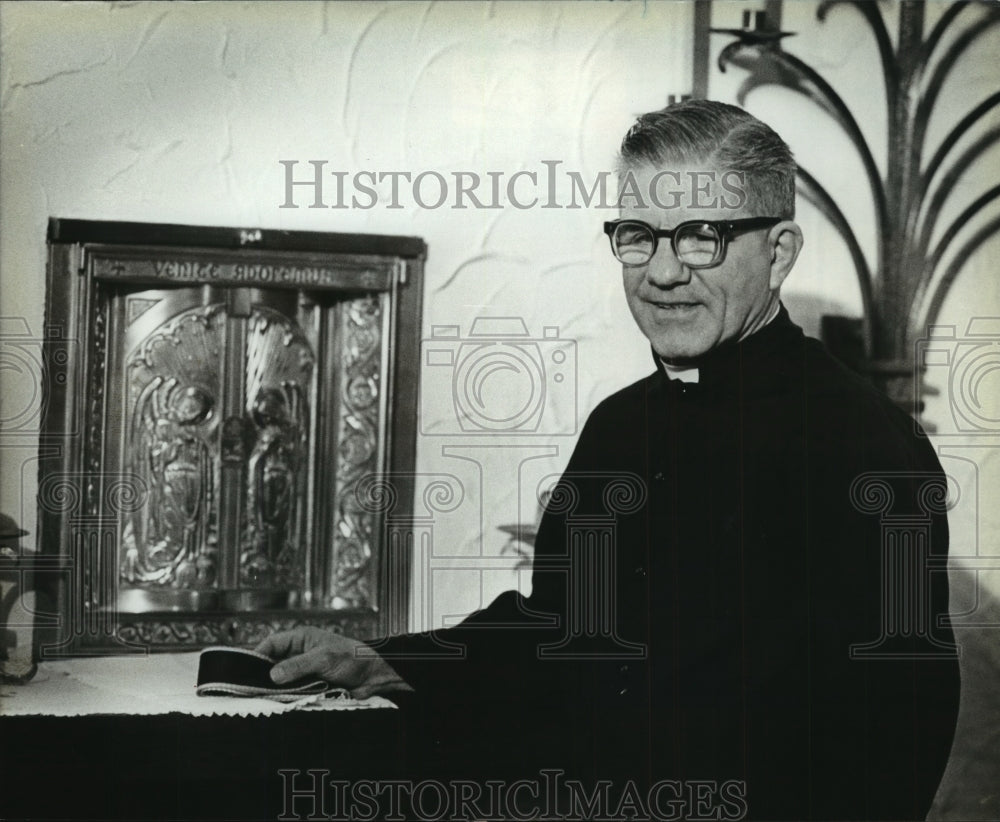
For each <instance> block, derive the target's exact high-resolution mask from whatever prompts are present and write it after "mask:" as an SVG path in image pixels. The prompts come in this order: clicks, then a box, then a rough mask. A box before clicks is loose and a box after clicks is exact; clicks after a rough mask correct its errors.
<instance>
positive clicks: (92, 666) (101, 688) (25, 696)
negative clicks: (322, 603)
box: [0, 652, 396, 716]
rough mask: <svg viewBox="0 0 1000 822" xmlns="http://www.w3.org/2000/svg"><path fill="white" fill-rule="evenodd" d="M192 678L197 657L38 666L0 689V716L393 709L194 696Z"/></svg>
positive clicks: (327, 701) (338, 701) (377, 700)
mask: <svg viewBox="0 0 1000 822" xmlns="http://www.w3.org/2000/svg"><path fill="white" fill-rule="evenodd" d="M197 676H198V653H197V652H195V653H182V654H149V655H148V656H129V657H120V656H119V657H81V658H77V659H63V660H58V661H52V662H43V663H41V664H40V665H39V666H38V673H37V674H35V676H34V678H33V679H32V680H31V681H30V682H28V683H26V684H25V685H0V716H87V715H93V714H126V715H127V714H132V715H145V716H149V715H154V714H170V713H181V714H187V715H188V716H271V715H274V714H281V713H287V712H289V711H299V710H335V711H353V710H359V709H373V708H395V707H396V706H395V705H394V704H393V703H392V702H390V701H389V700H388V699H385V698H383V697H380V696H373V697H369V698H368V699H360V700H359V699H350V698H343V697H341V698H334V697H328V698H324V696H323V695H315V696H309V697H305V698H303V699H301V700H299V701H298V702H292V703H281V702H275V701H272V700H269V699H249V698H243V697H229V696H197V695H196V694H195V692H194V688H195V682H196V680H197Z"/></svg>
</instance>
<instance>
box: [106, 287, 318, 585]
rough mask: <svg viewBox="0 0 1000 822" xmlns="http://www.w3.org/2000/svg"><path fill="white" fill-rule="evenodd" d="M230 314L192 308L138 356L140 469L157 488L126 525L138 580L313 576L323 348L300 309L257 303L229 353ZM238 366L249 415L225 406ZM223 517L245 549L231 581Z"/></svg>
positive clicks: (131, 441)
mask: <svg viewBox="0 0 1000 822" xmlns="http://www.w3.org/2000/svg"><path fill="white" fill-rule="evenodd" d="M225 323H226V313H225V311H224V310H222V307H221V306H211V307H208V308H204V307H200V308H197V309H194V310H190V311H187V312H182V313H180V314H178V315H177V316H176V317H174V319H172V320H171V321H169V322H168V323H166V324H165V325H163V326H161V327H160V328H159V329H157V330H156V331H155V332H154V333H153V334H151V335H150V336H149V337H148V338H147V339H146V341H145V342H144V343H143V345H142V346H140V348H139V349H138V352H137V354H136V355H135V356H134V357H133V358H132V360H131V361H130V363H129V371H130V375H131V379H130V384H129V388H130V403H129V408H128V412H127V413H128V416H129V417H130V424H129V426H128V431H129V433H128V443H127V453H128V455H129V457H128V459H129V462H130V465H129V467H130V470H131V471H133V472H134V473H135V474H137V475H138V476H140V477H142V479H143V481H144V482H145V483H146V484H147V487H149V488H150V494H149V498H148V501H147V504H146V505H145V506H143V508H142V509H141V510H139V511H137V512H135V513H134V514H133V515H132V516H131V517H130V518H129V519H128V520H127V521H126V522H125V524H124V528H123V533H122V543H123V550H122V561H121V568H120V576H121V579H122V580H123V581H124V582H127V583H130V584H131V585H133V586H137V587H143V588H175V589H186V590H198V589H214V588H233V587H238V588H253V589H282V590H293V589H296V588H298V587H299V586H300V585H301V583H302V577H303V569H302V564H303V562H302V560H303V556H304V541H305V536H306V535H305V527H304V514H305V499H306V497H307V492H308V488H307V475H308V470H309V458H308V455H309V453H310V448H311V443H310V413H309V401H308V397H309V389H310V381H311V379H312V375H313V365H314V356H313V353H312V350H311V347H310V345H309V343H308V341H307V340H306V338H305V337H304V335H303V333H302V332H301V330H300V329H299V328H298V327H297V326H296V325H295V324H294V323H293V322H292V321H291V320H289V318H287V317H285V316H284V315H282V314H280V313H279V312H277V311H273V310H270V309H267V308H264V307H261V306H255V308H254V310H253V311H252V313H251V315H250V317H248V318H247V333H246V337H245V350H244V351H242V352H240V356H238V357H236V358H234V357H232V356H230V357H228V358H227V357H226V356H222V355H220V351H221V337H222V335H223V332H224V329H225ZM234 361H235V362H236V363H239V364H240V365H239V366H238V367H237V366H234ZM227 368H228V369H230V370H233V369H234V368H235V370H237V371H239V372H241V375H242V378H243V385H244V393H245V396H246V402H245V406H244V408H243V411H244V413H243V414H242V415H240V414H233V413H231V412H229V413H225V414H224V412H223V406H224V405H225V402H224V398H223V396H222V386H225V385H229V386H232V384H233V382H234V379H233V375H232V374H230V373H227ZM230 390H231V389H230ZM234 410H235V409H234ZM223 416H225V419H223ZM234 471H235V473H234ZM237 486H238V487H237ZM227 488H228V489H229V490H228V491H227V490H226V489H227ZM220 523H221V524H222V525H221V527H230V526H228V525H227V523H231V527H232V534H233V538H232V539H230V540H229V543H230V545H232V549H231V550H232V553H233V554H234V555H236V554H238V556H237V557H236V558H235V559H234V561H233V563H231V564H233V565H234V566H235V567H236V568H237V569H238V570H237V572H236V575H235V576H234V577H231V578H230V579H228V580H227V579H222V578H220V566H221V564H223V558H222V557H220V551H226V550H227V548H226V546H225V545H220V539H219V534H218V531H219V528H220ZM223 542H226V541H225V540H223Z"/></svg>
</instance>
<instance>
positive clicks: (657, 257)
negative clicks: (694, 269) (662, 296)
mask: <svg viewBox="0 0 1000 822" xmlns="http://www.w3.org/2000/svg"><path fill="white" fill-rule="evenodd" d="M646 279H647V280H648V281H649V282H650V283H651V284H653V285H655V286H658V287H660V288H670V287H671V286H675V285H683V284H684V283H687V282H689V281H690V280H691V269H689V268H688V267H687V266H685V265H684V264H683V263H682V262H681V261H680V260H678V259H677V255H676V254H674V250H673V248H672V247H671V246H670V244H669V243H660V244H659V246H657V249H656V253H655V254H654V255H653V256H652V258H651V259H650V261H649V263H647V265H646Z"/></svg>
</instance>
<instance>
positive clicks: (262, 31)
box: [0, 3, 692, 619]
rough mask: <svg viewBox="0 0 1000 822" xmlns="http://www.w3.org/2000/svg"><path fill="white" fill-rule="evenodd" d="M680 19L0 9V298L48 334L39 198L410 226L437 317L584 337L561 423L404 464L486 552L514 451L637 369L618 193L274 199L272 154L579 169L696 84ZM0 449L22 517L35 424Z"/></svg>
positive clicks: (305, 8) (444, 10) (682, 13)
mask: <svg viewBox="0 0 1000 822" xmlns="http://www.w3.org/2000/svg"><path fill="white" fill-rule="evenodd" d="M691 20H692V10H691V7H690V6H689V5H688V4H684V3H651V4H643V3H626V4H607V3H497V4H478V3H477V4H471V3H470V4H465V3H443V4H436V3H332V4H328V5H327V4H320V3H280V4H270V3H209V4H173V3H171V4H160V3H129V4H124V3H123V4H104V3H92V4H91V3H72V4H70V3H67V4H55V3H45V4H35V3H4V4H3V5H2V6H0V49H2V51H0V93H2V98H0V105H2V118H3V119H2V121H0V128H2V140H3V151H2V157H0V174H2V185H0V224H2V237H0V239H2V242H0V271H2V291H0V316H3V317H8V318H13V319H12V320H11V323H13V325H11V324H8V329H10V330H11V331H17V330H18V329H19V328H24V329H26V330H27V331H29V332H30V333H33V334H36V335H37V334H40V332H41V329H42V312H43V304H44V294H43V291H44V272H45V242H44V240H45V226H46V220H47V218H48V217H49V216H59V217H77V218H87V219H104V220H116V219H117V220H136V221H147V222H177V223H189V224H205V225H223V226H262V227H268V228H288V229H303V230H319V231H340V232H355V231H357V232H375V233H386V234H405V235H418V236H421V237H423V238H424V239H425V240H426V241H427V243H428V246H429V249H430V252H429V259H428V261H427V268H426V286H425V315H424V320H423V323H424V329H425V331H426V333H427V334H429V333H430V331H431V327H432V326H433V325H441V324H447V325H458V326H460V327H461V329H462V331H463V332H467V331H468V330H469V327H470V325H471V323H472V320H473V319H474V318H475V317H477V316H480V315H500V316H513V317H522V318H523V319H524V322H525V323H526V325H527V327H528V329H529V331H530V332H531V333H532V334H533V335H534V336H541V334H542V332H543V328H544V327H546V326H552V327H557V328H558V329H559V333H560V335H561V336H562V337H563V338H568V339H571V340H573V341H575V343H576V347H577V364H578V371H577V374H578V380H577V381H576V383H575V384H574V385H568V386H567V387H568V388H569V391H568V392H567V391H566V390H563V391H561V392H559V396H558V397H552V396H550V397H549V399H550V400H552V401H553V404H552V406H551V411H552V417H551V419H550V420H549V422H548V423H547V430H548V432H549V433H550V434H552V436H549V437H543V438H538V437H534V438H524V437H512V438H503V439H502V441H495V444H496V445H497V446H499V445H501V444H502V445H504V446H513V448H500V447H494V448H492V449H483V448H476V449H473V450H471V451H470V452H469V453H463V455H461V456H459V457H455V456H446V455H444V454H443V453H442V449H443V447H445V446H459V447H460V446H462V445H463V444H468V443H469V442H470V440H468V439H467V438H463V437H461V436H459V437H437V436H428V437H423V438H421V440H420V443H419V453H418V470H420V471H423V472H427V473H442V472H443V473H447V474H453V475H455V476H456V477H458V478H459V480H460V481H461V482H462V483H463V484H464V485H465V486H466V487H465V497H464V501H463V502H462V503H461V505H460V506H459V507H458V508H456V509H455V510H454V511H453V512H452V513H450V514H448V515H443V514H442V515H439V517H438V521H437V532H436V543H435V552H436V554H437V555H438V557H437V559H435V563H436V564H437V563H439V561H440V560H441V559H442V558H446V557H447V556H449V555H462V556H473V557H477V556H479V555H481V554H483V555H487V556H489V557H493V558H494V559H495V558H496V557H498V556H499V555H500V553H501V549H502V548H503V546H504V544H505V542H506V537H505V536H504V535H503V534H502V533H501V532H499V531H498V530H497V526H498V525H501V524H504V523H509V522H513V521H515V520H517V519H518V518H519V517H524V518H526V519H528V520H531V519H533V518H534V517H535V514H536V512H535V510H534V502H533V501H530V500H529V501H528V502H526V503H525V508H526V513H523V514H519V511H518V504H517V500H518V494H517V492H516V486H515V485H514V483H513V482H512V480H513V479H514V478H515V476H516V466H517V464H518V462H519V460H521V459H523V458H526V457H529V456H535V455H537V454H538V453H544V454H546V455H547V456H546V457H545V458H544V459H543V460H537V461H534V462H532V464H531V467H532V468H533V469H536V468H537V469H544V470H542V473H548V472H551V471H558V470H559V469H561V468H562V466H563V465H564V464H565V461H566V460H567V459H568V456H569V450H570V448H571V446H572V444H573V442H574V436H573V435H574V432H575V431H576V430H577V427H578V422H579V418H582V417H583V416H584V415H585V414H586V412H587V411H588V410H589V409H590V408H591V407H593V405H594V404H595V403H596V402H597V400H599V399H600V398H601V397H602V396H604V395H605V394H607V393H609V392H610V391H612V390H614V389H616V388H618V387H620V386H622V385H624V384H626V383H628V382H630V381H631V380H633V379H635V378H638V377H639V376H641V375H643V374H644V373H646V372H647V371H648V369H649V359H648V356H649V355H648V349H647V348H646V346H645V344H644V341H643V339H642V337H641V336H640V335H639V333H638V332H637V331H636V330H635V329H634V326H633V325H632V322H631V319H630V317H629V315H628V311H627V309H626V307H625V303H624V299H623V298H622V297H621V296H620V293H619V291H620V285H619V277H620V275H619V271H618V268H617V264H616V263H615V262H614V260H613V259H612V258H611V255H610V253H609V252H608V250H607V242H606V238H605V237H604V236H603V235H602V234H601V226H600V223H601V221H603V220H605V219H608V218H609V215H608V212H606V211H600V210H596V209H577V210H566V209H542V208H532V209H526V210H519V209H517V208H513V207H511V206H509V205H508V206H507V207H504V208H501V209H497V210H476V209H468V210H457V209H453V208H448V207H443V208H439V209H433V210H432V209H422V208H419V207H417V206H416V205H415V204H414V201H413V199H412V197H410V196H405V197H401V198H400V201H401V203H402V204H403V205H404V207H403V208H401V209H390V208H386V207H384V206H383V205H380V206H378V207H376V208H374V209H370V210H363V209H354V208H350V209H344V210H336V209H326V210H323V209H309V208H306V207H302V208H299V209H281V208H279V206H280V205H281V204H282V202H284V177H283V167H282V166H281V165H279V160H289V159H291V160H299V161H300V165H299V166H298V167H297V168H296V174H297V176H298V177H302V176H304V175H305V174H306V173H308V170H309V166H308V165H306V163H307V161H308V160H312V159H323V160H327V161H328V165H327V166H326V169H327V170H335V169H337V170H343V171H347V172H349V173H350V174H352V175H353V173H354V172H356V171H362V170H374V171H409V172H411V173H412V174H414V175H416V174H418V173H420V172H422V171H436V172H438V173H441V174H445V175H449V174H450V173H452V172H454V171H472V172H477V173H479V174H481V175H485V174H486V173H487V172H491V171H493V172H501V173H503V174H504V175H505V179H506V178H507V177H509V176H510V175H511V174H513V173H515V172H517V171H519V170H529V171H532V170H533V171H537V172H544V171H545V168H546V167H545V166H544V165H543V161H546V160H553V161H555V160H558V161H561V163H562V166H561V167H560V170H572V171H577V172H579V173H581V174H582V175H583V176H584V178H585V179H588V180H589V179H590V178H592V177H593V176H594V175H596V174H597V173H598V172H599V171H601V170H607V169H610V168H611V167H612V161H613V157H614V153H615V151H616V149H617V145H618V142H619V140H620V138H621V135H622V133H623V132H624V130H625V129H626V128H627V127H628V125H629V124H630V123H631V121H632V119H633V117H634V116H635V115H636V114H638V113H640V112H643V111H647V110H650V109H652V108H656V107H659V106H662V105H663V104H664V103H665V101H666V96H667V94H668V93H669V92H680V91H685V90H686V89H687V88H688V86H689V85H690V65H691V55H690V32H691ZM540 188H541V189H542V190H541V193H543V194H544V187H542V186H540ZM298 191H301V190H298ZM298 191H297V193H296V201H297V202H301V203H302V204H303V206H305V205H306V204H307V203H309V202H311V201H310V200H309V199H307V197H306V194H299V193H298ZM327 191H329V188H328V189H327ZM404 191H405V187H404ZM424 191H425V201H426V200H433V198H434V193H435V192H434V188H433V186H432V185H431V184H430V183H428V188H426V189H425V190H424ZM519 191H524V192H525V193H524V194H521V195H520V196H521V199H522V200H524V199H529V195H528V194H527V190H526V189H519ZM564 194H566V192H565V188H564V187H562V188H561V189H560V197H563V195H564ZM485 196H486V195H485V192H484V193H483V194H482V195H481V199H482V198H483V197H485ZM327 199H328V200H331V199H332V195H330V196H328V197H327ZM8 333H10V332H8ZM0 380H3V384H2V386H3V392H2V394H0V403H2V405H0V410H2V417H3V419H5V420H13V419H18V420H21V419H23V418H24V416H25V415H29V414H30V409H31V408H35V407H37V403H38V401H39V395H38V393H37V389H38V386H37V385H36V384H35V382H33V379H32V375H26V374H17V373H15V372H12V371H5V372H4V373H2V374H0ZM425 395H426V396H425V403H424V408H423V411H424V412H425V413H424V416H423V420H422V425H423V427H424V428H425V429H426V430H429V431H437V432H439V433H440V432H442V431H447V430H448V427H447V426H448V420H449V418H453V416H454V411H453V409H452V407H451V398H450V396H448V395H447V394H446V393H444V392H441V391H438V390H437V389H436V387H434V386H431V388H430V389H429V390H428V391H426V392H425ZM569 399H573V400H575V402H570V401H568V400H569ZM489 441H490V440H487V442H489ZM482 442H483V440H482V439H480V440H479V443H480V444H482ZM527 442H531V443H533V445H532V446H531V447H527V448H520V449H519V446H521V445H523V444H525V443H527ZM538 445H544V446H545V448H544V450H543V451H538V450H537V446H538ZM3 446H4V447H3V450H2V452H0V458H2V460H3V472H2V476H3V480H2V482H3V485H2V489H0V510H2V511H5V512H8V513H10V514H12V515H13V516H14V517H15V518H16V519H17V520H18V521H19V522H22V523H24V525H25V526H26V527H27V528H28V529H29V530H32V531H33V530H34V528H35V525H34V523H35V501H34V500H35V490H36V481H35V480H36V478H35V472H36V467H35V464H34V462H33V459H34V454H35V449H36V447H37V443H36V441H35V439H34V438H33V437H32V436H30V435H28V434H26V435H24V436H16V437H15V436H5V438H4V440H3ZM533 449H534V450H533ZM470 460H471V461H470ZM538 473H539V471H538V470H536V471H535V472H534V474H532V478H533V479H537V477H536V476H535V474H538ZM507 557H508V558H507V559H506V560H505V561H504V562H502V563H501V565H506V569H503V568H501V570H492V571H489V572H484V571H482V570H481V567H479V566H477V565H476V563H473V566H474V567H473V568H471V569H470V570H466V571H462V572H445V571H440V570H434V571H433V574H432V576H431V577H430V579H431V580H432V582H433V589H431V588H429V587H425V588H424V589H423V590H422V591H420V592H419V596H418V597H417V600H418V601H421V600H427V601H428V608H429V613H431V614H433V615H434V617H435V619H437V618H440V617H441V616H442V615H445V614H456V613H462V612H466V611H468V610H470V609H472V608H474V607H476V606H477V605H479V604H480V603H481V602H486V601H489V600H490V599H492V597H493V595H495V594H496V593H497V592H499V591H500V590H503V589H506V588H509V587H511V586H512V585H516V584H517V583H518V578H517V574H516V573H515V572H514V571H513V570H512V567H513V564H514V559H515V558H514V557H513V556H511V555H507ZM445 564H448V563H447V562H445ZM466 564H467V565H468V564H469V563H466ZM494 566H495V562H494ZM480 583H481V585H482V588H483V590H482V592H481V591H480Z"/></svg>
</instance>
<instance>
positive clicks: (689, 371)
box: [660, 359, 698, 382]
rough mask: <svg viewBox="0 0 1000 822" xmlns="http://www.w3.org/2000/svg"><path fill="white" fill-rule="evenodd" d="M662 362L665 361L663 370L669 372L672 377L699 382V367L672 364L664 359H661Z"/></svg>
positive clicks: (681, 380)
mask: <svg viewBox="0 0 1000 822" xmlns="http://www.w3.org/2000/svg"><path fill="white" fill-rule="evenodd" d="M660 362H661V363H663V370H664V371H666V372H667V376H668V377H670V379H672V380H679V381H680V382H698V369H697V368H692V367H691V366H690V365H671V364H670V363H668V362H667V361H666V360H664V359H661V360H660Z"/></svg>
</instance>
